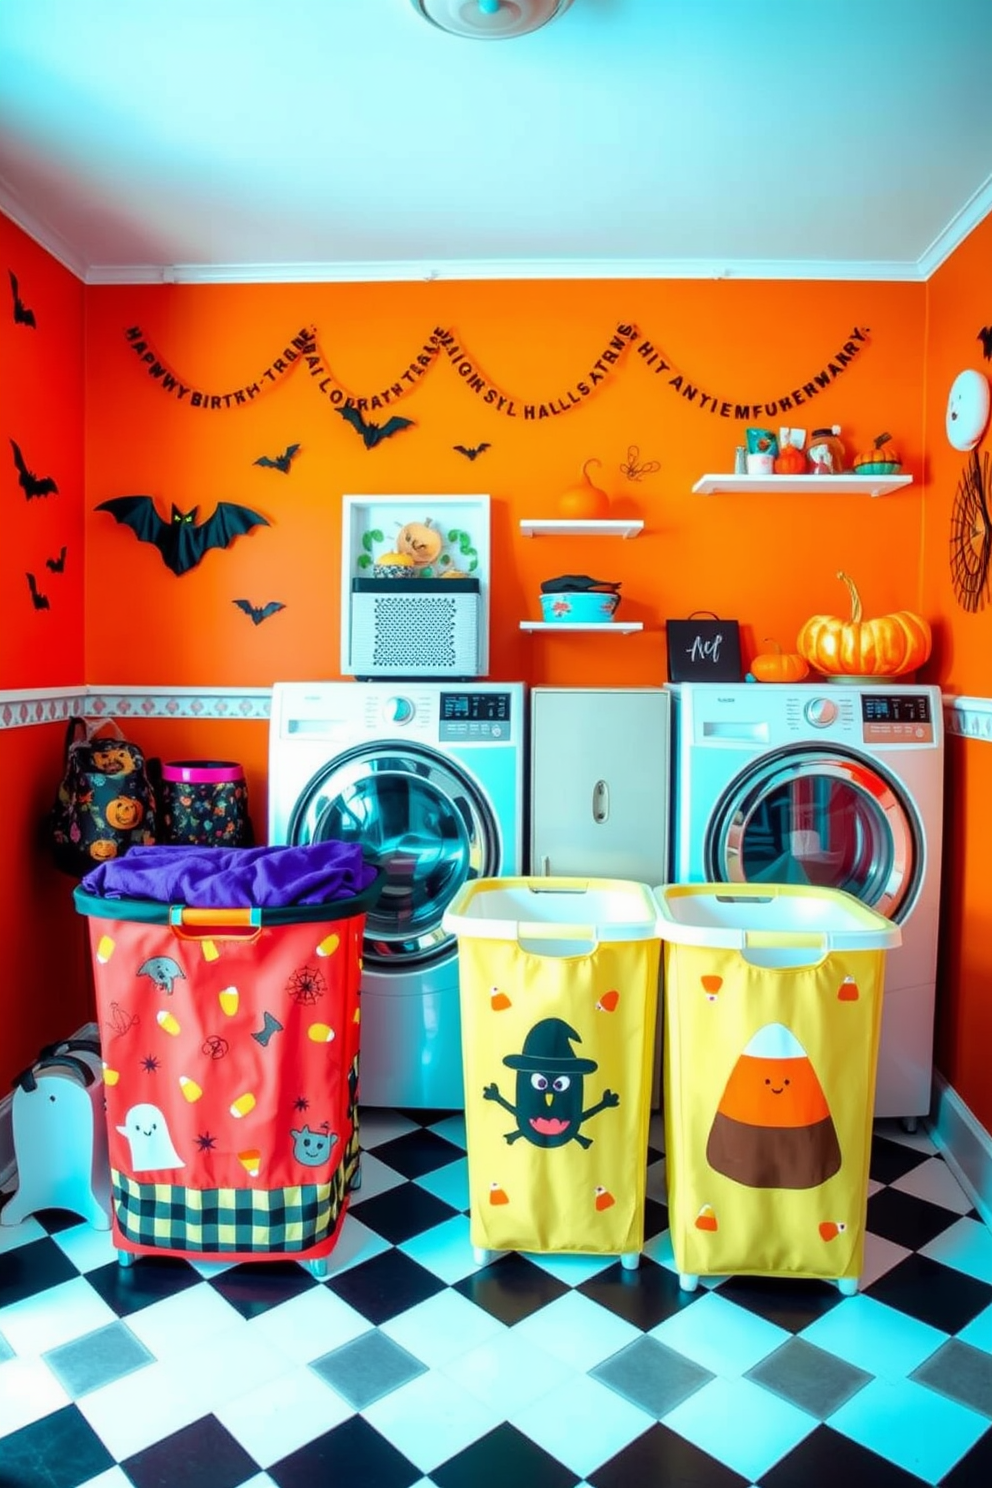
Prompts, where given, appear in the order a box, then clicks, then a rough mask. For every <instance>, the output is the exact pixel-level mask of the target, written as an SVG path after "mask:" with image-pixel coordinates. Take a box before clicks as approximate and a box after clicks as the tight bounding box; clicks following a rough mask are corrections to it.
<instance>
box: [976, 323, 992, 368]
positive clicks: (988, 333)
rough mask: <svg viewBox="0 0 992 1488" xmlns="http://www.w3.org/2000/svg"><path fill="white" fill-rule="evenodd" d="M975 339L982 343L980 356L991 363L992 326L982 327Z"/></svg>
mask: <svg viewBox="0 0 992 1488" xmlns="http://www.w3.org/2000/svg"><path fill="white" fill-rule="evenodd" d="M977 339H978V340H979V341H981V343H982V355H983V356H984V358H985V360H986V361H987V362H992V326H982V329H981V330H980V331H979V333H978V338H977Z"/></svg>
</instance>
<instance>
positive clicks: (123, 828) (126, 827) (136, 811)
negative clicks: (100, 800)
mask: <svg viewBox="0 0 992 1488" xmlns="http://www.w3.org/2000/svg"><path fill="white" fill-rule="evenodd" d="M144 814H145V808H144V807H143V806H142V804H141V802H140V801H136V800H135V799H134V797H133V796H115V797H114V799H113V800H112V801H108V802H107V808H106V812H105V815H106V818H107V825H108V827H114V828H115V829H116V830H117V831H118V832H129V831H130V830H131V828H132V827H136V826H137V825H138V823H139V822H140V821H141V818H142V817H143V816H144Z"/></svg>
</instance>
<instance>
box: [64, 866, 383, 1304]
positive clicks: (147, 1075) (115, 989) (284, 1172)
mask: <svg viewBox="0 0 992 1488" xmlns="http://www.w3.org/2000/svg"><path fill="white" fill-rule="evenodd" d="M381 880H382V874H381V871H380V873H379V874H378V875H377V877H376V878H375V879H374V880H373V882H372V883H371V884H370V885H369V886H368V888H366V889H364V890H363V891H362V892H361V893H360V894H356V895H355V896H353V897H351V898H345V899H340V900H336V901H334V902H332V903H324V904H318V905H290V906H287V907H284V908H268V907H249V908H236V909H192V908H189V907H187V906H183V905H169V904H165V903H158V902H154V901H150V900H141V899H121V898H112V897H109V896H108V897H103V896H102V895H98V894H91V893H87V892H86V891H85V890H84V889H83V888H82V887H77V888H76V889H75V891H74V899H75V904H76V908H77V910H78V912H79V913H80V914H83V915H86V916H87V917H88V919H89V936H90V945H91V948H92V953H93V975H94V983H95V992H96V1004H97V1021H98V1024H99V1029H100V1041H101V1051H102V1060H103V1077H104V1087H105V1091H106V1116H107V1135H108V1148H109V1158H110V1170H111V1171H110V1177H111V1220H112V1231H113V1239H114V1244H115V1245H116V1247H117V1251H118V1258H119V1260H120V1262H121V1264H122V1265H130V1264H132V1263H133V1261H134V1258H135V1256H138V1255H153V1254H154V1255H169V1256H182V1257H184V1258H186V1259H191V1258H199V1259H201V1260H202V1259H211V1258H217V1259H223V1260H225V1261H235V1262H241V1261H251V1260H264V1259H270V1260H271V1259H273V1258H274V1257H277V1256H278V1257H281V1258H290V1259H293V1260H299V1261H304V1262H306V1263H307V1264H308V1266H309V1269H310V1270H311V1271H312V1273H313V1274H314V1275H315V1276H318V1277H321V1276H325V1275H326V1274H327V1256H328V1255H329V1254H330V1252H331V1250H332V1249H333V1248H334V1244H335V1242H336V1240H337V1237H338V1234H339V1232H340V1229H341V1225H342V1223H343V1220H344V1216H345V1212H346V1209H347V1205H348V1196H349V1193H350V1190H351V1189H352V1187H356V1186H357V1180H358V1162H359V1138H358V1114H357V1090H358V1056H359V1017H360V1015H359V1004H358V991H359V980H360V976H361V948H362V936H363V934H364V930H365V920H366V914H367V912H368V910H369V908H370V907H371V905H372V904H373V903H374V902H375V899H376V898H377V897H378V894H379V890H380V887H381Z"/></svg>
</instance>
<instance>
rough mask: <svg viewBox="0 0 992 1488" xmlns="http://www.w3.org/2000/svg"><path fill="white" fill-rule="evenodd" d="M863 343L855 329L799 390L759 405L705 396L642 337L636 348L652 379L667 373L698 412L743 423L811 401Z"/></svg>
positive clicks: (865, 339) (864, 336)
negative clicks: (652, 376) (738, 420)
mask: <svg viewBox="0 0 992 1488" xmlns="http://www.w3.org/2000/svg"><path fill="white" fill-rule="evenodd" d="M867 344H868V327H867V326H866V327H865V328H864V329H863V330H861V329H859V328H858V327H857V326H855V327H854V329H853V331H852V332H851V334H850V337H849V338H848V340H847V341H845V342H844V344H843V346H842V347H841V349H840V351H835V352H834V354H833V356H832V357H831V358H830V360H829V361H828V362H827V363H826V365H825V366H824V367H821V368H820V370H819V371H818V372H814V373H813V375H812V376H811V377H810V379H809V381H808V382H804V383H802V384H801V385H800V386H799V387H794V388H790V390H789V392H787V393H782V394H780V395H779V397H777V398H771V399H766V400H765V401H764V402H763V403H738V402H737V401H736V399H733V398H724V397H722V396H721V395H720V394H718V393H708V392H707V391H706V390H705V389H704V388H702V387H700V386H699V384H698V383H693V382H690V381H689V379H688V378H687V377H686V376H684V375H683V373H681V372H680V371H679V370H678V369H677V368H676V367H675V366H673V364H672V363H671V362H670V361H669V360H668V358H667V357H666V356H665V355H664V353H663V352H662V351H661V350H660V349H659V348H658V347H657V346H655V345H653V344H652V342H650V341H648V340H647V339H646V338H645V339H642V340H641V342H640V344H639V345H638V347H637V354H638V356H639V357H641V358H642V359H643V361H644V365H645V366H646V367H650V368H651V371H652V374H653V375H654V376H655V377H660V376H664V375H665V373H668V374H669V375H668V377H667V379H666V380H667V384H668V386H669V387H670V388H672V389H673V390H674V391H675V392H676V393H678V394H679V396H680V397H682V398H685V399H686V401H687V402H689V403H692V404H694V405H695V407H696V408H698V409H699V410H700V412H701V413H710V414H716V415H718V417H720V418H726V419H730V418H732V419H740V420H741V421H742V422H744V423H752V422H754V421H755V420H757V419H770V418H774V417H775V416H776V414H782V413H791V412H792V411H793V409H796V408H799V407H801V406H802V405H803V404H804V403H807V402H809V401H810V399H812V398H815V397H816V395H817V393H821V392H823V390H824V388H828V387H830V386H831V385H832V383H833V382H834V381H835V380H836V379H837V378H838V377H840V376H841V374H842V373H843V372H844V371H845V369H846V368H847V367H849V366H850V364H851V362H852V361H853V360H854V358H855V357H856V356H857V355H858V353H859V352H861V351H862V350H864V348H865V347H866V346H867Z"/></svg>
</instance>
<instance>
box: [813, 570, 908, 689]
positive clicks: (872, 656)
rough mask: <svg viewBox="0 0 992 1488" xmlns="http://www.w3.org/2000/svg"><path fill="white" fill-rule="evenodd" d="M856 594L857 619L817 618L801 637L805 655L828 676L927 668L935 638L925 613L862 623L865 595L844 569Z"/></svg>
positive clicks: (904, 613)
mask: <svg viewBox="0 0 992 1488" xmlns="http://www.w3.org/2000/svg"><path fill="white" fill-rule="evenodd" d="M837 577H838V578H839V579H843V581H844V583H845V584H846V585H847V587H848V590H849V591H850V595H851V618H850V619H849V620H842V619H840V617H839V616H837V615H813V616H812V618H811V619H809V620H807V621H806V624H805V625H804V626H803V628H802V629H801V630H800V632H799V635H798V636H797V638H796V650H797V651H798V652H799V654H800V656H802V657H804V658H805V659H806V661H808V662H809V664H810V666H812V667H815V668H816V670H817V671H818V672H822V673H823V674H824V676H827V677H845V676H846V677H901V676H902V675H903V674H904V673H906V672H913V671H915V670H916V668H917V667H920V666H922V665H923V663H924V662H925V661H926V660H927V658H928V657H929V655H930V648H931V645H932V643H933V638H932V635H931V631H930V626H929V624H928V622H927V621H926V620H924V618H923V616H922V615H917V614H914V613H913V611H912V610H897V611H895V612H894V613H893V614H891V615H882V616H880V617H879V618H878V619H877V620H864V619H862V609H861V596H860V594H859V593H858V591H857V588H856V586H855V583H854V580H853V579H852V578H850V577H849V576H848V575H847V574H846V573H844V572H843V570H841V571H840V572H838V574H837Z"/></svg>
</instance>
